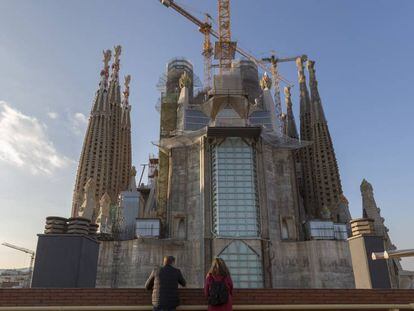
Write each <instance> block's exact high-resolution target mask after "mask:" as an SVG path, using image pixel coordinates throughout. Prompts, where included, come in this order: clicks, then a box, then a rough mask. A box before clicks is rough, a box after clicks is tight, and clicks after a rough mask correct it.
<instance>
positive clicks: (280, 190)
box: [97, 138, 354, 288]
mask: <svg viewBox="0 0 414 311" xmlns="http://www.w3.org/2000/svg"><path fill="white" fill-rule="evenodd" d="M255 148H256V164H257V186H258V193H259V202H260V219H261V220H260V231H261V235H260V237H259V238H254V239H246V240H243V242H244V243H245V244H247V245H248V246H249V247H250V248H251V249H252V250H253V251H254V252H255V253H257V254H258V255H259V256H260V258H261V260H262V261H263V262H262V263H263V272H264V275H263V285H264V287H267V288H271V287H273V288H280V287H291V288H354V279H353V272H352V264H351V259H350V258H351V257H350V252H349V247H348V244H347V242H346V241H330V240H323V241H316V240H315V241H301V239H300V232H301V222H300V220H299V219H300V217H301V216H300V215H299V213H298V211H299V207H298V206H299V204H298V187H297V183H296V168H295V163H294V157H293V152H294V151H292V150H286V149H276V148H274V147H272V146H270V145H267V144H265V143H262V142H261V141H260V139H259V140H258V141H257V142H256V147H255ZM210 162H211V159H210V149H209V143H208V139H205V138H203V139H201V140H200V141H196V142H195V143H194V144H193V145H192V146H187V147H180V148H174V149H172V150H171V152H170V168H169V171H168V190H167V195H166V198H167V210H168V212H167V219H168V221H167V223H168V230H167V232H168V238H167V239H160V240H158V239H135V240H131V241H123V242H116V241H112V242H109V241H108V242H103V243H102V245H101V252H100V257H99V267H98V280H97V286H98V287H142V286H144V283H145V280H146V278H147V277H148V275H149V274H150V272H151V270H152V269H153V267H154V266H155V265H159V264H161V262H162V257H163V256H165V255H173V256H175V257H176V258H177V266H178V267H179V268H180V269H182V271H183V273H184V276H185V278H186V279H187V281H188V286H189V287H202V286H203V280H204V277H205V273H206V271H207V269H208V268H209V265H210V263H211V260H212V258H213V257H214V256H217V255H219V254H220V253H221V252H222V251H223V250H224V249H226V247H227V246H228V245H229V244H230V243H231V242H232V241H233V240H232V239H231V238H229V239H223V238H215V237H214V235H212V232H211V230H212V224H211V219H212V216H211V213H212V210H211V198H210V194H211V188H210V184H211V165H210V164H211V163H210Z"/></svg>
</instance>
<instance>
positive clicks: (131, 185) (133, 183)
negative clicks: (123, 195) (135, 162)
mask: <svg viewBox="0 0 414 311" xmlns="http://www.w3.org/2000/svg"><path fill="white" fill-rule="evenodd" d="M129 175H130V180H129V185H128V191H133V192H136V191H137V182H136V180H135V176H137V170H136V169H135V166H132V168H131V172H130V174H129Z"/></svg>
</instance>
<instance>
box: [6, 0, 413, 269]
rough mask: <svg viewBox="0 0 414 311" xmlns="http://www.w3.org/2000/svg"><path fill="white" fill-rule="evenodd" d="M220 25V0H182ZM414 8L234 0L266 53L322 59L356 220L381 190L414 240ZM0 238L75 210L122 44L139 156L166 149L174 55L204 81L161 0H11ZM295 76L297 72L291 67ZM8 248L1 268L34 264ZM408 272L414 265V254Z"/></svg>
mask: <svg viewBox="0 0 414 311" xmlns="http://www.w3.org/2000/svg"><path fill="white" fill-rule="evenodd" d="M178 3H180V4H183V5H184V6H185V8H186V9H188V10H190V11H191V12H192V13H193V14H195V15H197V16H199V17H202V13H203V12H209V13H210V14H211V15H212V16H213V17H214V18H215V19H217V8H216V1H215V0H208V1H195V0H193V1H190V0H180V1H179V2H178ZM412 12H414V2H413V1H409V0H405V1H402V0H395V1H391V0H389V1H382V0H375V1H374V0H365V1H360V0H341V1H340V0H306V1H305V0H302V1H299V0H290V1H276V0H272V1H271V0H267V1H265V0H258V1H248V0H233V1H232V2H231V26H232V37H233V39H234V40H237V41H238V44H239V45H240V46H241V47H242V48H244V49H246V50H249V51H250V52H251V53H253V54H254V55H256V56H257V57H266V56H269V55H270V53H271V51H276V53H277V55H279V56H280V57H289V56H296V55H300V54H307V55H308V56H309V58H311V59H313V60H315V61H316V65H315V68H316V74H317V78H318V81H319V91H320V94H321V98H322V102H323V106H324V109H325V114H326V117H327V119H328V122H329V129H330V133H331V136H332V139H333V143H334V148H335V152H336V155H337V160H338V165H339V169H340V174H341V179H342V185H343V190H344V193H345V195H346V197H347V198H348V200H349V202H350V210H351V214H352V216H353V218H358V217H361V216H362V211H361V195H360V190H359V186H360V183H361V181H362V179H363V178H366V179H367V180H368V181H369V182H371V183H372V185H373V187H374V193H375V198H376V201H377V204H378V206H379V207H380V208H381V213H382V216H383V217H384V218H385V223H386V225H387V226H388V228H389V229H390V232H389V233H390V235H391V239H392V241H393V242H394V244H396V245H397V247H398V248H399V249H407V248H414V242H413V239H412V238H411V237H412V236H413V234H414V226H413V225H412V223H413V219H414V197H413V195H412V194H413V192H412V191H413V186H414V167H413V163H414V162H413V158H414V140H413V138H412V134H413V133H414V122H413V117H412V116H413V115H414V102H413V97H412V93H413V85H414V78H413V73H412V72H413V69H414V68H413V65H412V55H414V41H413V40H412V38H413V32H414V19H413V18H412ZM0 29H1V31H0V242H4V241H7V242H9V243H13V244H16V245H19V246H22V247H26V248H29V249H33V250H34V249H35V248H36V242H37V236H36V234H38V233H41V232H42V231H43V226H44V222H45V217H46V216H50V215H57V216H64V217H68V216H69V215H70V209H71V199H72V192H73V186H74V182H75V174H76V169H77V162H78V159H79V155H80V151H81V148H82V143H83V137H84V135H85V129H86V125H87V120H88V117H89V112H90V109H91V104H92V100H93V97H94V93H95V91H96V89H97V87H98V82H99V72H100V70H101V68H102V61H101V60H102V50H104V49H108V48H109V49H111V48H112V47H113V46H114V45H117V44H120V45H122V48H123V51H122V55H121V75H126V74H131V76H132V81H131V85H130V88H131V89H130V93H131V95H130V103H131V105H132V145H133V151H132V152H133V164H134V165H135V166H136V167H137V168H139V170H140V165H141V164H143V163H146V162H147V159H148V155H149V154H150V153H154V154H156V153H157V151H156V149H155V148H154V147H153V145H152V144H151V142H152V141H157V139H158V135H159V133H158V131H159V114H158V112H157V111H156V109H155V105H156V103H157V100H158V98H159V92H158V90H157V88H156V84H157V82H158V79H159V77H160V76H161V74H162V73H163V72H165V65H166V63H167V62H168V60H170V59H171V58H173V57H176V56H184V57H186V58H188V59H189V60H191V61H192V62H193V64H194V67H195V72H196V74H197V75H198V76H199V77H200V79H202V70H203V65H202V64H203V62H202V56H201V55H200V52H201V47H202V36H201V34H200V33H199V32H198V30H197V27H195V26H194V25H193V24H192V23H191V22H189V21H188V20H186V19H185V18H184V17H182V16H181V15H179V14H178V13H176V12H175V11H173V10H172V9H168V8H166V7H164V6H163V5H161V4H160V3H159V2H158V1H157V0H123V1H105V0H89V1H83V0H72V1H63V0H42V1H34V0H24V1H23V0H0ZM280 71H281V74H282V75H283V76H284V77H286V78H287V79H288V80H290V81H292V82H293V83H294V84H295V87H293V89H292V98H293V104H294V108H295V113H296V119H297V122H298V119H299V118H298V87H297V82H296V81H297V72H296V68H295V65H294V63H286V64H281V66H280ZM29 260H30V258H29V256H28V255H26V254H24V253H21V252H18V251H15V250H13V249H9V248H6V247H4V246H0V268H19V267H25V266H27V265H28V264H29ZM403 266H404V267H406V268H407V269H412V270H414V260H413V259H410V260H404V261H403Z"/></svg>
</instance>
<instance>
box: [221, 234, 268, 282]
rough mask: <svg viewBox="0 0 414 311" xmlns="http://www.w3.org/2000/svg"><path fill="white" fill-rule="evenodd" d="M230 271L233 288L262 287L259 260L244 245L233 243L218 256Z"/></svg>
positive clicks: (261, 271)
mask: <svg viewBox="0 0 414 311" xmlns="http://www.w3.org/2000/svg"><path fill="white" fill-rule="evenodd" d="M219 257H220V258H222V259H223V260H224V261H225V262H226V265H227V267H228V268H229V270H230V274H231V278H232V280H233V283H234V287H239V288H260V287H263V269H262V261H261V258H260V256H259V255H258V254H256V252H254V251H253V250H252V249H251V248H250V247H249V246H248V245H247V244H246V243H244V242H242V241H234V242H232V243H231V244H230V245H229V246H227V247H226V248H225V249H224V250H223V251H222V252H221V254H220V255H219Z"/></svg>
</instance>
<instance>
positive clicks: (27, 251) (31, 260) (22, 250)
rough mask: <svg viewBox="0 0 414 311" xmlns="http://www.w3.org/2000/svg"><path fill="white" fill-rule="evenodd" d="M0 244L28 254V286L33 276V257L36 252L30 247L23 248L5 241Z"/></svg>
mask: <svg viewBox="0 0 414 311" xmlns="http://www.w3.org/2000/svg"><path fill="white" fill-rule="evenodd" d="M1 245H3V246H6V247H10V248H13V249H15V250H18V251H21V252H24V253H26V254H29V255H30V265H29V284H28V287H30V284H31V281H32V276H33V264H34V259H35V255H36V253H35V252H34V251H32V250H30V249H27V248H24V247H20V246H17V245H13V244H10V243H7V242H4V243H2V244H1Z"/></svg>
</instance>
